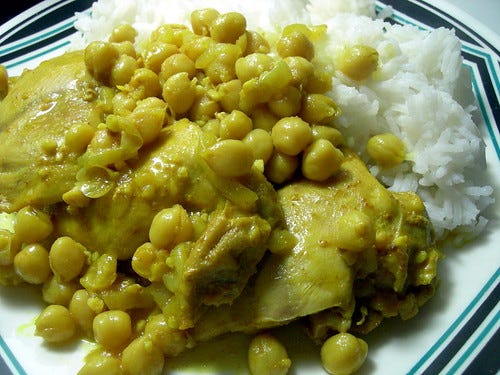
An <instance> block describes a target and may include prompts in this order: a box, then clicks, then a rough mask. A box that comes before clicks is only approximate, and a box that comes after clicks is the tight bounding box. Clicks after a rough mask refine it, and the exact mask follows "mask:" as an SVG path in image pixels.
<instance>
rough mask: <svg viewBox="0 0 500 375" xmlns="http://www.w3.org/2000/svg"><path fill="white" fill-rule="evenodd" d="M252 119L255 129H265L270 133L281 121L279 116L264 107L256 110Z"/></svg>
mask: <svg viewBox="0 0 500 375" xmlns="http://www.w3.org/2000/svg"><path fill="white" fill-rule="evenodd" d="M251 118H252V121H253V127H254V128H255V129H264V130H267V131H269V132H270V131H271V129H272V128H273V126H274V125H276V123H277V122H278V120H279V117H278V116H276V115H275V114H274V113H273V112H271V111H270V110H269V108H267V107H264V106H262V107H257V108H255V109H254V110H253V111H252V114H251Z"/></svg>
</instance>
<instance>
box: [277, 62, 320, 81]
mask: <svg viewBox="0 0 500 375" xmlns="http://www.w3.org/2000/svg"><path fill="white" fill-rule="evenodd" d="M283 61H284V62H285V63H286V64H287V65H288V66H289V67H290V71H291V72H292V77H293V78H292V82H291V84H292V85H300V84H302V85H303V84H305V83H306V82H307V80H308V79H309V77H310V76H312V75H313V73H314V65H313V64H312V63H311V62H310V61H309V60H307V59H305V58H303V57H302V56H288V57H285V58H284V59H283Z"/></svg>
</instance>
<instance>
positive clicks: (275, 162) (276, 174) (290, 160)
mask: <svg viewBox="0 0 500 375" xmlns="http://www.w3.org/2000/svg"><path fill="white" fill-rule="evenodd" d="M298 165H299V161H298V158H297V156H291V155H287V154H282V153H281V152H276V151H275V152H274V153H273V154H272V156H271V158H270V159H269V161H268V162H267V163H266V166H265V170H264V172H265V175H266V177H267V178H268V179H269V181H271V182H274V183H276V184H281V183H283V182H285V181H287V180H289V179H290V178H291V177H292V176H293V174H294V173H295V170H296V169H297V166H298Z"/></svg>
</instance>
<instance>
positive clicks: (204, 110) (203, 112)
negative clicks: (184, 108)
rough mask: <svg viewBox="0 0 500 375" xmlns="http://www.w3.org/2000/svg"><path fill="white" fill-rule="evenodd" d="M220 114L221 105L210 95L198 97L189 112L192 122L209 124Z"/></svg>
mask: <svg viewBox="0 0 500 375" xmlns="http://www.w3.org/2000/svg"><path fill="white" fill-rule="evenodd" d="M217 112H220V105H219V103H217V102H216V101H215V100H213V99H212V98H210V97H209V96H208V95H202V96H200V97H196V98H195V100H194V102H193V105H192V106H191V108H190V109H189V111H188V117H189V119H190V120H191V121H195V122H196V121H201V122H207V121H208V120H210V119H213V118H214V117H215V114H216V113H217Z"/></svg>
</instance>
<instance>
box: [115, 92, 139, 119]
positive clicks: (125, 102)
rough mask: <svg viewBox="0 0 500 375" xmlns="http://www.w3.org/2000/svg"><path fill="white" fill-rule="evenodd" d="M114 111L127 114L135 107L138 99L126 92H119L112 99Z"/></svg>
mask: <svg viewBox="0 0 500 375" xmlns="http://www.w3.org/2000/svg"><path fill="white" fill-rule="evenodd" d="M112 104H113V113H114V114H115V115H118V116H127V115H128V114H130V112H132V111H133V110H134V108H135V105H136V101H135V99H134V98H132V97H131V96H130V95H128V94H127V93H125V92H118V93H117V94H116V95H115V96H114V97H113V100H112Z"/></svg>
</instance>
